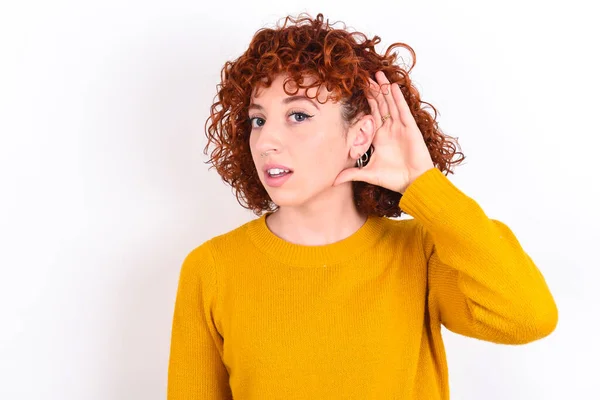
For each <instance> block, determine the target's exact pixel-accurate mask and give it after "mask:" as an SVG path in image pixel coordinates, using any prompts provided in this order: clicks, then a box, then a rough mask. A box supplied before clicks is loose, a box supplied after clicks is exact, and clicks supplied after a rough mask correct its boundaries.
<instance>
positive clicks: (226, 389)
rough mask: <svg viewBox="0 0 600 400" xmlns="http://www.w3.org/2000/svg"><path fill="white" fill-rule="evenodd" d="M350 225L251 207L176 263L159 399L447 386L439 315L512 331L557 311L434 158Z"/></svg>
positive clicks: (501, 338) (411, 395) (461, 325)
mask: <svg viewBox="0 0 600 400" xmlns="http://www.w3.org/2000/svg"><path fill="white" fill-rule="evenodd" d="M399 206H400V207H401V209H402V210H404V211H405V212H406V213H408V214H409V215H411V216H412V217H414V218H413V219H407V220H394V219H389V218H380V217H369V219H368V220H367V222H366V223H365V224H364V225H363V226H362V227H361V228H360V229H359V230H358V231H357V232H355V233H354V234H353V235H351V236H350V237H348V238H346V239H344V240H341V241H339V242H336V243H334V244H329V245H324V246H302V245H296V244H292V243H290V242H287V241H285V240H283V239H280V238H279V237H277V236H275V235H274V234H273V233H272V232H270V230H269V229H268V227H267V225H266V223H265V216H264V215H263V216H262V217H260V218H256V219H254V220H253V221H250V222H248V223H246V224H244V225H242V226H241V227H239V228H237V229H235V230H232V231H231V232H228V233H226V234H224V235H220V236H217V237H215V238H213V239H211V240H209V241H207V242H205V243H203V244H202V245H200V246H199V247H197V248H195V249H194V250H192V251H191V252H190V254H189V255H188V256H187V257H186V259H185V261H184V262H183V265H182V268H181V273H180V280H179V286H178V290H177V298H176V301H175V312H174V318H173V325H172V338H171V348H170V351H171V353H170V359H169V372H168V388H167V392H168V394H167V396H168V399H169V400H184V399H185V400H213V399H214V400H216V399H219V400H221V399H231V398H233V399H236V400H275V399H285V400H292V399H302V400H308V399H310V400H316V399H360V400H366V399H377V400H387V399H403V400H405V399H419V400H436V399H448V398H449V387H448V372H447V364H446V357H445V352H444V345H443V342H442V336H441V325H442V324H443V325H444V326H445V327H446V328H448V329H449V330H451V331H453V332H456V333H459V334H463V335H467V336H470V337H474V338H478V339H481V340H487V341H491V342H496V343H505V344H521V343H527V342H531V341H533V340H536V339H540V338H542V337H544V336H546V335H548V334H549V333H550V332H552V331H553V330H554V328H555V326H556V324H557V315H558V312H557V308H556V304H555V302H554V299H553V297H552V295H551V293H550V291H549V289H548V286H547V285H546V282H545V280H544V278H543V276H542V274H541V273H540V271H539V270H538V269H537V267H536V265H535V264H534V262H533V261H532V260H531V258H530V257H529V256H528V254H527V253H526V252H525V251H524V250H523V249H522V247H521V246H520V244H519V242H518V240H517V239H516V237H515V235H514V234H513V232H512V231H511V230H510V229H509V228H508V227H507V226H506V225H505V224H503V223H502V222H499V221H497V220H494V219H490V218H488V217H487V216H486V215H485V214H484V212H483V210H482V209H481V208H480V206H479V205H478V204H477V203H476V202H475V201H474V200H473V199H471V198H470V197H467V196H466V195H465V194H464V193H463V192H461V191H460V190H459V189H458V188H457V187H456V186H454V185H453V183H452V182H451V181H450V180H449V179H448V178H447V177H446V176H445V175H444V174H443V173H442V172H441V171H439V170H438V169H436V168H433V169H431V170H429V171H427V172H425V173H424V174H423V175H421V176H420V177H418V178H417V179H416V180H415V181H414V182H413V183H412V184H411V185H410V186H409V187H408V189H407V190H406V192H405V193H404V195H403V197H402V198H401V200H400V204H399Z"/></svg>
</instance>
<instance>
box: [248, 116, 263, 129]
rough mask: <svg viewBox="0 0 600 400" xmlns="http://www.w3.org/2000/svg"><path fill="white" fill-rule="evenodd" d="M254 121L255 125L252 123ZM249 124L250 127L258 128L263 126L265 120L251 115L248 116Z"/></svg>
mask: <svg viewBox="0 0 600 400" xmlns="http://www.w3.org/2000/svg"><path fill="white" fill-rule="evenodd" d="M255 122H256V125H255V124H254V123H255ZM250 124H251V125H252V128H260V127H261V126H263V125H264V124H265V120H264V119H262V118H259V117H253V118H250Z"/></svg>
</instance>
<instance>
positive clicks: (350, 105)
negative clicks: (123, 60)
mask: <svg viewBox="0 0 600 400" xmlns="http://www.w3.org/2000/svg"><path fill="white" fill-rule="evenodd" d="M290 22H292V23H293V24H291V25H288V23H290ZM334 25H335V23H334V24H333V25H330V24H329V20H327V21H324V20H323V14H318V15H317V17H316V18H314V19H313V18H311V17H310V16H309V15H308V14H300V15H299V16H298V17H297V18H292V17H291V16H288V17H285V21H284V23H283V26H279V25H277V26H276V28H275V29H270V28H263V29H260V30H258V31H257V32H256V33H255V35H254V37H253V38H252V41H251V43H250V45H249V47H248V49H247V50H246V51H245V52H244V54H243V55H241V56H240V57H239V58H237V59H236V60H234V61H228V62H226V63H225V65H224V67H223V69H222V71H221V83H220V84H219V85H217V89H218V93H217V96H216V98H215V100H216V101H215V102H214V103H213V104H212V106H211V108H210V116H209V118H208V119H207V121H206V124H205V128H206V136H207V138H208V143H207V144H206V147H205V148H204V153H205V154H208V149H209V146H210V145H211V144H213V145H214V146H215V148H214V149H213V151H212V152H211V155H210V160H209V161H208V163H210V164H212V167H211V168H213V167H214V168H215V169H216V170H217V172H218V173H219V175H221V177H222V179H223V181H224V182H226V183H227V184H229V185H230V186H231V187H232V188H233V191H234V192H235V195H236V197H237V200H238V202H239V203H240V205H242V206H243V207H245V208H247V209H250V210H252V211H253V212H254V213H255V214H256V215H261V213H262V212H264V211H274V210H276V209H277V206H276V205H275V204H274V203H273V202H272V200H271V198H270V197H269V195H268V193H267V191H266V190H265V188H264V187H263V185H262V183H261V182H260V180H259V177H258V172H257V171H256V167H255V165H254V162H253V160H252V155H251V152H250V145H249V136H250V131H251V125H250V122H249V119H248V106H249V103H250V98H251V95H252V93H253V90H255V89H256V88H257V87H258V86H266V87H268V86H270V85H271V83H272V81H273V80H274V78H275V77H276V76H277V75H279V74H282V73H283V74H287V75H288V76H289V77H288V78H287V80H286V83H287V82H291V81H293V82H294V83H295V88H296V91H295V92H294V93H296V92H297V91H298V90H299V89H301V88H312V87H319V86H321V85H325V87H326V88H327V89H328V90H330V91H332V96H331V97H330V98H331V99H332V100H334V101H338V100H341V104H342V117H343V119H344V121H346V122H347V123H351V121H353V120H354V119H355V118H357V117H359V116H360V115H365V114H370V113H371V110H370V107H369V104H368V102H367V97H366V93H369V91H368V88H369V81H368V78H369V77H370V78H372V79H374V77H375V72H377V71H380V70H381V71H383V72H384V73H385V75H386V76H387V78H388V79H389V81H390V82H392V83H398V84H399V85H400V89H401V90H402V93H403V94H404V97H405V98H406V101H407V103H408V105H409V107H410V109H411V111H412V114H413V116H414V118H415V120H416V122H417V125H418V127H419V129H420V130H421V133H422V134H423V138H424V140H425V143H426V145H427V148H428V149H429V153H430V155H431V158H432V160H433V162H434V164H435V165H436V167H437V168H439V169H440V170H441V171H442V172H446V175H447V174H448V173H454V172H453V171H452V166H453V165H454V164H459V163H461V162H462V161H463V160H464V158H465V156H464V154H463V153H462V152H460V151H459V150H457V146H458V142H457V139H455V138H452V137H450V136H447V135H445V134H443V133H442V131H441V130H440V129H439V127H438V124H437V122H436V118H437V114H438V113H437V110H436V109H435V108H434V107H433V106H432V105H431V104H429V103H427V102H424V101H422V100H421V98H420V95H419V92H418V91H417V89H416V88H415V87H414V86H413V85H412V83H411V79H410V77H409V73H410V71H411V70H412V68H413V67H414V64H415V61H416V57H415V52H414V50H413V49H412V48H411V47H410V46H408V45H407V44H404V43H394V44H392V45H390V46H389V47H388V48H387V50H386V52H385V53H384V54H383V55H380V54H378V53H377V52H376V51H375V46H376V45H377V44H378V43H379V42H380V41H381V39H380V37H379V36H374V37H373V38H372V39H369V38H367V37H366V35H365V34H363V33H360V32H349V31H347V30H346V26H345V25H344V26H343V28H342V29H335V28H334ZM397 47H402V48H404V49H406V50H408V51H409V52H410V54H411V56H412V60H413V63H412V66H411V67H410V68H408V69H406V68H405V69H403V68H402V67H400V66H398V65H396V64H395V61H396V59H397V54H396V53H392V50H393V49H395V48H397ZM307 75H309V76H313V77H315V78H316V79H315V80H313V81H312V82H311V84H310V85H303V77H305V76H307ZM286 86H287V85H284V88H285V87H286ZM284 90H285V91H286V93H288V94H289V95H293V94H294V93H290V92H288V91H287V89H284ZM423 105H425V106H426V107H422V106H423ZM427 107H429V108H431V109H432V110H433V113H434V115H433V116H432V115H431V114H430V113H429V112H428V111H427V110H426V108H427ZM458 148H460V146H458ZM455 155H459V158H458V159H457V160H453V158H454V156H455ZM352 184H353V193H354V201H355V204H356V206H357V208H358V210H359V211H360V212H363V213H365V214H369V215H378V216H387V217H398V216H400V215H402V212H403V211H402V210H401V209H400V207H398V203H399V201H400V198H401V197H402V195H401V194H400V193H398V192H394V191H391V190H388V189H385V188H382V187H380V186H375V185H371V184H368V183H365V182H353V183H352Z"/></svg>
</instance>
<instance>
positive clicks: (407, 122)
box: [334, 71, 435, 193]
mask: <svg viewBox="0 0 600 400" xmlns="http://www.w3.org/2000/svg"><path fill="white" fill-rule="evenodd" d="M375 78H376V79H377V81H378V83H377V82H375V81H373V80H371V90H372V93H373V94H374V95H376V97H375V99H372V98H369V97H367V98H368V102H369V105H370V106H371V114H372V115H373V117H375V121H376V123H378V124H380V125H379V128H378V129H377V131H376V132H375V136H374V138H373V142H372V144H373V147H374V151H373V154H372V155H371V159H370V161H369V163H368V164H367V165H366V166H365V167H364V168H360V169H359V168H356V167H355V168H347V169H345V170H343V171H342V172H340V174H339V175H338V176H337V178H336V180H335V182H334V185H339V184H340V183H344V182H349V181H363V182H367V183H371V184H373V185H377V186H381V187H384V188H387V189H390V190H393V191H396V192H399V193H404V192H405V191H406V188H407V187H408V186H409V185H410V184H411V183H412V182H413V181H414V180H415V179H417V178H418V177H419V176H420V175H421V174H423V173H424V172H425V171H427V170H429V169H431V168H434V167H435V166H434V164H433V161H432V159H431V156H430V155H429V150H428V149H427V145H426V144H425V140H424V139H423V134H422V133H421V131H420V130H419V127H418V126H417V122H416V121H415V119H414V117H413V116H412V114H411V112H410V109H409V107H408V104H407V103H406V100H405V99H404V95H403V94H402V91H401V90H400V87H399V86H398V84H390V81H389V80H388V79H387V77H386V76H385V74H384V73H383V72H382V71H378V72H377V73H376V74H375ZM388 114H389V117H387V118H385V120H384V121H383V122H382V117H384V116H386V115H388Z"/></svg>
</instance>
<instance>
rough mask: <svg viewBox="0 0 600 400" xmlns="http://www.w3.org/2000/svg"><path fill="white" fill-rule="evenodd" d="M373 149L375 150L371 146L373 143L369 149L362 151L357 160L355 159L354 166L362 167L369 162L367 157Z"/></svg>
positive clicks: (369, 156)
mask: <svg viewBox="0 0 600 400" xmlns="http://www.w3.org/2000/svg"><path fill="white" fill-rule="evenodd" d="M373 150H375V148H374V147H373V145H371V146H370V147H369V150H367V151H366V153H364V154H363V155H362V156H360V157H359V158H358V160H356V166H357V167H358V168H363V167H364V166H365V165H367V163H368V162H369V159H370V158H371V154H372V153H373Z"/></svg>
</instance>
